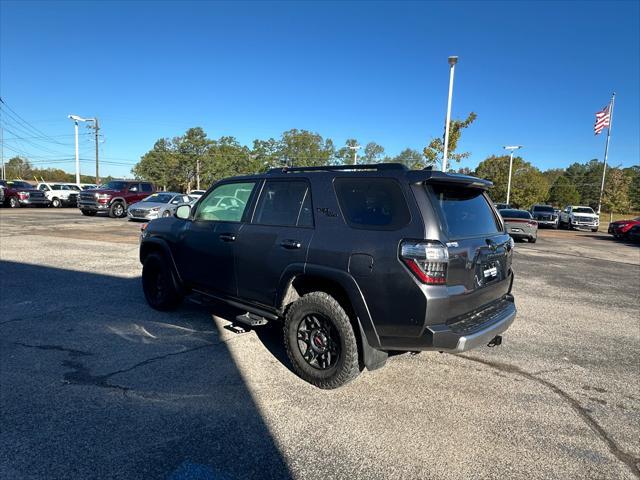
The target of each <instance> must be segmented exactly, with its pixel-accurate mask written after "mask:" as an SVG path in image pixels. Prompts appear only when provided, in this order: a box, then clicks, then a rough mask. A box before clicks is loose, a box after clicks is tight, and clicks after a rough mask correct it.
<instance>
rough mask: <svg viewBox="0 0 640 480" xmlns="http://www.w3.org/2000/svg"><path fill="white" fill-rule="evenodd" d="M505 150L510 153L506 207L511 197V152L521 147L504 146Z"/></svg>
mask: <svg viewBox="0 0 640 480" xmlns="http://www.w3.org/2000/svg"><path fill="white" fill-rule="evenodd" d="M502 148H504V149H505V150H508V151H509V152H511V154H510V155H509V181H508V182H507V202H506V203H507V205H508V204H509V198H510V197H511V172H512V171H513V152H515V151H516V150H519V149H521V148H522V145H506V146H504V147H502Z"/></svg>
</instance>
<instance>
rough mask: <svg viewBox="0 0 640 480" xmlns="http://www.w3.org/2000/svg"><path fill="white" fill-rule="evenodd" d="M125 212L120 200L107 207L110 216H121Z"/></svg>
mask: <svg viewBox="0 0 640 480" xmlns="http://www.w3.org/2000/svg"><path fill="white" fill-rule="evenodd" d="M126 214H127V210H126V208H124V205H123V204H122V202H114V203H113V205H111V208H109V216H110V217H111V218H123V217H124V216H125V215H126Z"/></svg>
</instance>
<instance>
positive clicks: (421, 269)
mask: <svg viewBox="0 0 640 480" xmlns="http://www.w3.org/2000/svg"><path fill="white" fill-rule="evenodd" d="M400 259H401V260H402V261H403V262H404V264H405V265H406V266H407V268H408V269H409V270H411V273H413V274H414V275H415V276H416V277H417V278H418V280H420V281H421V282H422V283H424V284H426V285H444V284H445V283H447V265H448V263H449V251H448V250H447V247H445V246H444V245H443V244H442V243H440V242H436V241H428V240H427V241H422V242H418V241H413V240H405V241H403V242H402V244H401V246H400Z"/></svg>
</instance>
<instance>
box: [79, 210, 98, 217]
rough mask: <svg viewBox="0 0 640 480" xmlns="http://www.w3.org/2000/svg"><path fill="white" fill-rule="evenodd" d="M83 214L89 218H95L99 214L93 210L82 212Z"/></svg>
mask: <svg viewBox="0 0 640 480" xmlns="http://www.w3.org/2000/svg"><path fill="white" fill-rule="evenodd" d="M80 211H81V212H82V214H83V215H85V216H87V217H95V216H96V214H97V213H98V212H95V211H93V210H80Z"/></svg>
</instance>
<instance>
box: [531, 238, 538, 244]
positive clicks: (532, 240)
mask: <svg viewBox="0 0 640 480" xmlns="http://www.w3.org/2000/svg"><path fill="white" fill-rule="evenodd" d="M537 241H538V237H529V243H536V242H537Z"/></svg>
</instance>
